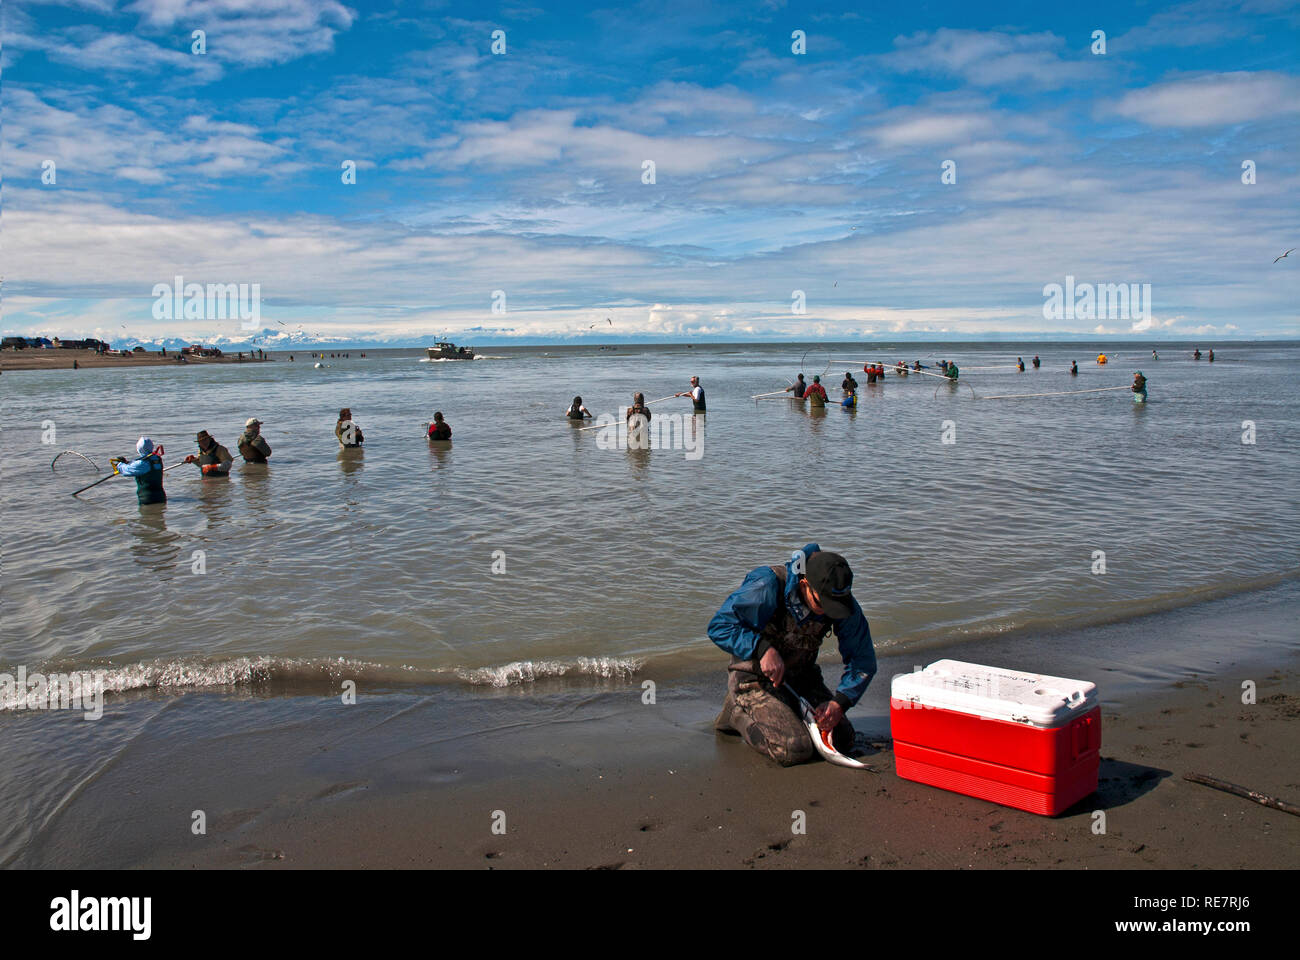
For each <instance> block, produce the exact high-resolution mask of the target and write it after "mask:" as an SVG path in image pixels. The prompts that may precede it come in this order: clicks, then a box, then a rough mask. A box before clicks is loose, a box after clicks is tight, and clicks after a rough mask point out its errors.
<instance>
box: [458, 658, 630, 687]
mask: <svg viewBox="0 0 1300 960" xmlns="http://www.w3.org/2000/svg"><path fill="white" fill-rule="evenodd" d="M641 663H642V661H641V660H637V659H634V658H631V657H578V658H577V659H576V660H516V661H514V662H513V663H507V664H505V665H504V666H500V667H478V668H475V669H472V670H457V671H456V676H457V677H459V678H460V679H461V680H464V681H465V682H466V683H470V684H473V685H475V686H493V687H511V686H517V685H520V684H524V683H533V682H535V681H537V680H543V679H546V678H547V677H563V676H567V675H568V674H576V675H578V676H585V677H600V678H602V679H610V680H629V679H631V678H632V676H633V674H635V673H636V672H637V670H639V669H640V668H641Z"/></svg>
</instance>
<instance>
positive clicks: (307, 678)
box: [0, 657, 410, 711]
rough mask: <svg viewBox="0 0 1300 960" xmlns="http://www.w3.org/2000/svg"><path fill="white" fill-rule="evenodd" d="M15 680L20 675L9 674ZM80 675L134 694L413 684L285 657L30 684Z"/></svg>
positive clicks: (362, 666) (404, 675) (17, 697)
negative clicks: (359, 683)
mask: <svg viewBox="0 0 1300 960" xmlns="http://www.w3.org/2000/svg"><path fill="white" fill-rule="evenodd" d="M7 673H8V675H9V676H10V677H13V678H15V679H16V671H15V670H12V669H11V670H9V671H7ZM70 673H77V674H80V675H81V676H82V677H84V678H87V679H91V680H93V679H94V678H98V677H102V678H103V681H102V682H103V690H104V692H105V693H127V692H130V691H133V690H183V689H203V688H208V687H237V686H251V685H253V684H259V683H272V682H276V683H292V684H300V685H303V686H307V685H312V684H315V685H326V684H328V685H331V686H332V685H334V684H337V683H338V682H339V681H340V680H342V679H349V680H362V679H367V680H372V681H385V680H387V681H390V682H391V681H392V680H400V681H406V682H409V679H410V675H409V672H408V670H407V668H396V669H394V668H391V667H384V666H381V665H380V664H375V663H365V662H363V661H358V660H345V659H343V658H342V657H340V658H338V659H335V660H322V659H289V658H283V657H236V658H234V659H231V660H219V661H210V660H199V659H193V660H163V661H153V662H149V663H136V664H131V665H130V666H125V667H95V666H89V667H84V666H83V667H76V668H71V669H68V670H55V669H53V668H50V669H46V670H34V669H28V670H27V679H28V681H29V682H30V681H31V678H32V677H34V676H35V675H37V674H40V675H42V676H44V677H51V676H66V675H68V674H70ZM0 691H2V695H0V711H5V710H13V709H14V708H15V707H17V706H18V705H19V704H20V703H23V702H25V700H26V699H27V696H28V692H29V691H26V690H20V689H18V688H17V685H16V684H9V683H6V684H4V685H3V686H2V687H0Z"/></svg>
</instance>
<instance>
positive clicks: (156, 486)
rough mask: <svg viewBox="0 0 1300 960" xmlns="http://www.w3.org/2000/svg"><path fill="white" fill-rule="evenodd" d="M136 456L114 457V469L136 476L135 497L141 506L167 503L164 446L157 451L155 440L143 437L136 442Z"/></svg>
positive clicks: (123, 474) (123, 473)
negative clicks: (163, 460)
mask: <svg viewBox="0 0 1300 960" xmlns="http://www.w3.org/2000/svg"><path fill="white" fill-rule="evenodd" d="M135 453H136V457H135V459H134V460H128V459H127V458H126V457H114V458H113V459H112V461H111V462H112V464H113V469H114V470H115V471H116V472H117V473H120V474H121V475H122V476H124V477H135V498H136V500H138V501H139V503H140V506H142V507H143V506H145V505H146V504H150V503H166V502H167V491H165V490H164V489H163V462H162V447H159V448H158V449H157V450H156V451H155V449H154V445H153V441H152V440H150V439H149V438H148V437H141V438H140V439H139V440H137V441H136V442H135Z"/></svg>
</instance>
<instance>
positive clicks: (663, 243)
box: [0, 0, 1300, 346]
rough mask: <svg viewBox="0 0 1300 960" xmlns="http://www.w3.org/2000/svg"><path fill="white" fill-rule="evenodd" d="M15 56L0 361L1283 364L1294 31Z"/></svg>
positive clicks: (416, 28) (833, 29)
mask: <svg viewBox="0 0 1300 960" xmlns="http://www.w3.org/2000/svg"><path fill="white" fill-rule="evenodd" d="M1085 6H1086V9H1084V7H1085ZM3 16H4V24H3V58H2V61H0V66H2V68H3V83H2V88H0V96H2V110H0V119H2V121H3V126H2V129H0V137H2V140H0V164H2V165H3V175H4V184H3V205H2V208H0V249H2V250H3V277H4V283H3V287H2V288H0V290H2V292H3V321H2V322H0V327H2V328H3V331H4V333H5V334H14V333H17V334H25V335H34V334H37V333H44V334H47V335H55V334H58V335H62V336H98V337H100V338H102V339H107V340H111V341H115V342H119V341H129V342H136V341H151V340H155V339H160V338H164V337H165V338H175V339H184V340H202V341H204V342H235V341H241V340H245V339H249V338H256V341H257V343H259V344H263V345H268V346H275V345H278V344H281V343H285V342H295V341H298V342H306V341H311V340H319V341H336V340H337V341H353V342H363V343H364V342H370V343H392V344H394V345H398V344H402V345H407V344H416V345H418V344H423V343H427V342H429V341H431V340H432V338H434V337H436V336H447V337H451V338H452V339H455V340H457V341H458V342H461V343H467V342H468V343H476V342H502V343H521V344H522V343H537V342H551V341H567V340H577V341H580V340H582V339H584V338H586V339H592V338H599V339H602V340H606V341H616V340H631V339H638V338H644V339H654V340H661V341H677V340H731V339H739V340H764V339H813V338H826V339H840V340H854V339H871V338H880V339H907V338H913V337H916V338H926V337H930V338H935V337H943V338H945V339H979V338H986V337H998V338H1006V337H1036V336H1048V335H1104V336H1107V337H1116V338H1121V339H1122V338H1126V337H1128V338H1141V339H1152V338H1160V337H1178V338H1187V337H1203V338H1216V337H1219V338H1229V337H1297V336H1300V308H1298V307H1297V302H1298V301H1300V281H1298V280H1297V270H1300V251H1297V252H1296V253H1293V254H1292V255H1291V256H1290V257H1289V258H1287V259H1283V260H1281V261H1280V262H1278V263H1274V262H1273V260H1274V258H1275V257H1277V256H1279V255H1281V254H1282V253H1283V252H1284V251H1285V250H1287V249H1288V248H1289V247H1292V246H1300V227H1298V226H1297V212H1300V149H1298V148H1300V57H1298V56H1297V54H1300V2H1295V0H1292V2H1288V0H1222V2H1219V0H1191V2H1185V3H1167V4H1163V3H1136V4H1135V3H1124V4H1119V3H1114V4H1112V3H1106V2H1101V3H1091V4H1087V5H1079V6H1075V5H1065V4H1044V3H1041V2H1032V3H1001V4H996V5H994V4H986V3H980V2H977V0H957V2H951V3H947V2H926V0H916V2H909V3H901V4H900V3H896V2H891V3H879V2H855V3H843V4H839V3H795V2H756V0H749V2H737V3H710V2H707V0H692V2H664V3H650V2H639V3H638V2H633V3H619V4H608V5H602V4H600V3H592V4H582V5H579V4H570V3H543V2H541V0H518V2H507V3H500V4H497V3H492V2H487V0H479V2H475V3H464V4H462V3H455V2H445V3H442V2H436V0H430V2H425V0H411V2H404V0H399V2H393V3H379V2H374V3H371V2H364V3H362V2H354V3H342V2H338V0H203V2H200V0H51V2H42V0H25V2H24V0H19V2H14V0H9V2H6V3H4V8H3ZM195 31H202V33H201V34H199V35H197V36H196V33H195ZM1099 32H1100V33H1099ZM494 47H495V49H494ZM351 181H354V182H351ZM178 276H179V277H183V282H184V284H191V283H197V284H200V285H206V284H248V285H249V287H248V288H247V290H248V292H249V293H248V296H249V299H248V301H247V302H248V303H249V304H250V305H251V304H252V303H253V302H254V301H253V297H254V295H256V297H257V299H256V304H257V306H258V311H257V314H256V316H254V317H253V318H252V319H251V320H247V319H246V320H240V319H231V318H228V317H220V316H217V315H216V314H215V312H214V310H213V309H212V308H211V307H210V306H208V305H206V304H205V303H202V302H199V300H197V299H196V300H195V302H194V313H193V314H191V315H190V316H185V315H184V314H183V313H182V315H181V316H179V317H171V318H168V317H167V316H166V314H165V312H162V308H163V301H164V300H165V301H167V302H168V304H170V303H171V297H170V295H164V294H162V293H160V287H159V285H169V287H170V286H171V285H174V284H175V278H176V277H178ZM1067 278H1072V279H1071V280H1069V281H1067ZM1067 283H1069V284H1071V285H1073V286H1075V287H1078V286H1079V285H1090V284H1093V285H1101V284H1125V285H1128V284H1137V285H1139V286H1138V287H1137V288H1136V290H1137V291H1142V292H1145V291H1146V290H1148V289H1149V299H1148V298H1147V297H1143V298H1142V303H1143V305H1144V307H1145V308H1146V309H1143V310H1130V311H1128V313H1129V315H1128V316H1124V315H1123V312H1122V311H1120V310H1117V309H1113V308H1114V306H1115V304H1114V303H1111V304H1109V306H1111V307H1112V309H1110V310H1100V309H1092V310H1089V309H1086V307H1085V306H1084V305H1081V308H1080V310H1078V311H1071V314H1072V315H1067V316H1049V315H1047V314H1045V310H1044V305H1045V303H1046V302H1047V300H1048V295H1047V294H1046V293H1045V290H1046V289H1047V288H1049V287H1050V285H1052V284H1060V285H1062V286H1065V285H1066V284H1067ZM253 284H256V285H257V286H256V288H254V287H253V286H252V285H253ZM1146 284H1149V285H1150V286H1149V288H1146V287H1144V286H1142V285H1146ZM1104 305H1106V304H1103V306H1104ZM1073 314H1077V315H1073ZM250 328H252V332H248V330H249V329H250Z"/></svg>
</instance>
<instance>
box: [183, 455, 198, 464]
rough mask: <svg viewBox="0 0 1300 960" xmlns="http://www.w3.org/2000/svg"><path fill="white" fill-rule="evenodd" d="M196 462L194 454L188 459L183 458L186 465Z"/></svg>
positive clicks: (196, 458)
mask: <svg viewBox="0 0 1300 960" xmlns="http://www.w3.org/2000/svg"><path fill="white" fill-rule="evenodd" d="M196 460H198V457H196V456H194V454H192V453H191V454H190V455H189V456H188V457H186V458H185V462H186V463H193V462H194V461H196Z"/></svg>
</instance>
